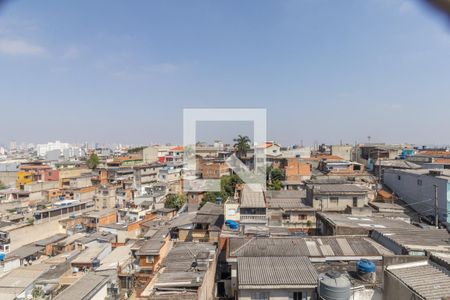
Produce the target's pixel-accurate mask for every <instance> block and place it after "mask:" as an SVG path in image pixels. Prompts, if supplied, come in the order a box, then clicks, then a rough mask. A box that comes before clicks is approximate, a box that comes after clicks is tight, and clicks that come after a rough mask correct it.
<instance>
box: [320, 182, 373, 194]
mask: <svg viewBox="0 0 450 300" xmlns="http://www.w3.org/2000/svg"><path fill="white" fill-rule="evenodd" d="M313 189H314V193H320V194H328V193H361V194H362V193H367V192H368V189H367V188H365V187H362V186H359V185H356V184H319V185H314V186H313Z"/></svg>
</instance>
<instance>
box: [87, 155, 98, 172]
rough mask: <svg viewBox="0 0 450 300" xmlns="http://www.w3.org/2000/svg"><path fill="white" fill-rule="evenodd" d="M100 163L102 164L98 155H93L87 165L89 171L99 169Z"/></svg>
mask: <svg viewBox="0 0 450 300" xmlns="http://www.w3.org/2000/svg"><path fill="white" fill-rule="evenodd" d="M99 163H100V160H99V158H98V155H97V154H96V153H92V154H91V156H89V159H88V160H87V161H86V164H87V166H88V168H89V169H95V168H97V166H98V164H99Z"/></svg>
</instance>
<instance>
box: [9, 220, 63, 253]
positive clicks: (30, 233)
mask: <svg viewBox="0 0 450 300" xmlns="http://www.w3.org/2000/svg"><path fill="white" fill-rule="evenodd" d="M57 233H64V232H63V230H62V229H61V227H60V226H59V222H58V220H54V221H50V222H45V223H41V224H35V225H30V226H25V227H21V228H18V229H15V230H11V231H10V232H9V236H10V238H11V249H10V251H13V250H15V249H17V248H19V247H22V246H23V245H26V244H29V243H31V242H35V241H38V240H41V239H45V238H48V237H50V236H52V235H55V234H57Z"/></svg>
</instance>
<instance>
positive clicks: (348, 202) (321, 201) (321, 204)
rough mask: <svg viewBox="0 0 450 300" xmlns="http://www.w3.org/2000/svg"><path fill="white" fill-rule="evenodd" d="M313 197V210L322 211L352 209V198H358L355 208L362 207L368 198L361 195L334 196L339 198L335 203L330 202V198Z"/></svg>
mask: <svg viewBox="0 0 450 300" xmlns="http://www.w3.org/2000/svg"><path fill="white" fill-rule="evenodd" d="M313 197H314V198H313V200H312V206H313V208H316V209H318V210H322V211H344V210H345V209H346V208H347V206H351V207H353V197H358V200H357V206H356V207H363V206H364V205H367V203H368V197H367V196H361V195H336V197H339V199H338V200H337V202H336V203H335V202H333V201H331V200H330V196H322V195H314V196H313Z"/></svg>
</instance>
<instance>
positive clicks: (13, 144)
mask: <svg viewBox="0 0 450 300" xmlns="http://www.w3.org/2000/svg"><path fill="white" fill-rule="evenodd" d="M16 150H17V143H16V141H10V142H9V152H15V151H16Z"/></svg>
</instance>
